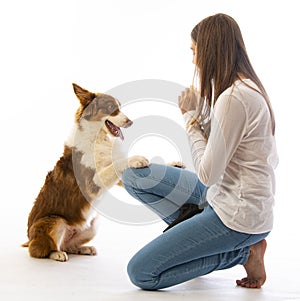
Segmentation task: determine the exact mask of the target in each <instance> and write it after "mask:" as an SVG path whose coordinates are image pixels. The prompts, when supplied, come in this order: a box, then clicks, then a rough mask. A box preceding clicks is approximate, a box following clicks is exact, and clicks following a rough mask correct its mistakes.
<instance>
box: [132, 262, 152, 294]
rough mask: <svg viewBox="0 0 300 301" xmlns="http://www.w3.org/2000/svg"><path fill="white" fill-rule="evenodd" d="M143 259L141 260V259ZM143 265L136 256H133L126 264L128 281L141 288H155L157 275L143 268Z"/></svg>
mask: <svg viewBox="0 0 300 301" xmlns="http://www.w3.org/2000/svg"><path fill="white" fill-rule="evenodd" d="M142 261H143V260H142ZM144 267H145V265H144V264H143V263H142V262H141V261H140V260H139V259H138V258H136V257H133V258H132V259H131V260H130V262H129V263H128V265H127V273H128V276H129V279H130V281H131V282H132V283H133V284H134V285H135V286H137V287H139V288H141V289H143V290H157V288H156V287H157V281H156V279H157V277H155V276H154V275H151V274H152V273H151V272H150V271H146V270H145V269H144Z"/></svg>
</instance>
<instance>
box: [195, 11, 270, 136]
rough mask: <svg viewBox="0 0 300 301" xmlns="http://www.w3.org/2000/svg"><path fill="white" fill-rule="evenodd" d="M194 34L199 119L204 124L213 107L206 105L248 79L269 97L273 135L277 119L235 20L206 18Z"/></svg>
mask: <svg viewBox="0 0 300 301" xmlns="http://www.w3.org/2000/svg"><path fill="white" fill-rule="evenodd" d="M191 37H192V40H193V41H194V42H195V45H196V70H195V75H196V74H197V75H198V78H199V81H200V82H199V86H200V88H199V89H200V100H201V101H200V102H199V103H198V108H197V110H196V111H197V113H196V114H197V116H196V118H197V120H198V122H199V123H200V124H202V123H203V122H204V121H205V120H207V119H208V117H209V115H210V110H211V106H209V105H207V104H213V105H214V104H215V102H216V100H217V98H218V97H219V96H220V94H221V93H222V92H223V91H225V90H226V89H227V88H228V87H230V86H231V85H232V84H233V83H234V82H235V81H236V80H238V79H242V78H248V79H251V80H252V81H253V82H254V83H255V84H256V85H257V87H258V89H259V90H258V92H259V93H260V94H261V95H262V96H263V97H264V99H265V100H266V103H267V105H268V108H269V111H270V115H271V123H272V133H273V134H274V132H275V119H274V114H273V110H272V107H271V103H270V100H269V97H268V95H267V93H266V90H265V89H264V87H263V85H262V83H261V81H260V80H259V78H258V76H257V75H256V73H255V71H254V69H253V67H252V65H251V63H250V60H249V57H248V55H247V51H246V47H245V44H244V41H243V37H242V33H241V30H240V28H239V26H238V24H237V23H236V21H235V20H234V19H233V18H231V17H230V16H227V15H225V14H216V15H213V16H210V17H207V18H205V19H204V20H202V21H201V22H200V23H198V24H197V25H196V26H195V27H194V29H193V30H192V32H191ZM194 79H195V76H194ZM212 83H213V85H212ZM249 87H250V88H252V89H254V88H253V87H251V86H249Z"/></svg>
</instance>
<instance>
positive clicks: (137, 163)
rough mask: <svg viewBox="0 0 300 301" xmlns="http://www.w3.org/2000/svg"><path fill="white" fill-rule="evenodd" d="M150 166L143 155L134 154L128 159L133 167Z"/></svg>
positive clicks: (129, 165) (129, 164)
mask: <svg viewBox="0 0 300 301" xmlns="http://www.w3.org/2000/svg"><path fill="white" fill-rule="evenodd" d="M146 166H149V161H148V159H146V158H145V157H142V156H133V157H131V158H129V159H128V167H131V168H142V167H146Z"/></svg>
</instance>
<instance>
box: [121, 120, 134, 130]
mask: <svg viewBox="0 0 300 301" xmlns="http://www.w3.org/2000/svg"><path fill="white" fill-rule="evenodd" d="M132 124H133V122H132V121H131V120H130V119H127V120H126V121H125V124H124V125H123V127H124V128H128V127H130V126H131V125H132Z"/></svg>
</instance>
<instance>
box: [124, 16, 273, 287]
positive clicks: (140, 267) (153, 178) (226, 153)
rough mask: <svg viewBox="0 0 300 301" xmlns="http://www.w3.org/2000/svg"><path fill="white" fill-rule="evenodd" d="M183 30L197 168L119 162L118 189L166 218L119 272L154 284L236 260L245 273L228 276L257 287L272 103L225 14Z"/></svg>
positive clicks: (266, 222)
mask: <svg viewBox="0 0 300 301" xmlns="http://www.w3.org/2000/svg"><path fill="white" fill-rule="evenodd" d="M191 37H192V50H193V52H194V58H193V62H194V63H195V70H196V71H195V78H196V79H197V81H198V85H197V86H198V87H199V88H198V89H197V88H190V89H186V90H185V91H184V92H183V93H182V95H181V96H180V97H179V107H180V109H181V111H182V113H183V116H184V118H185V120H186V122H187V134H188V136H189V139H190V144H191V151H192V156H193V160H194V166H195V170H196V174H194V173H192V172H189V171H187V170H183V169H179V168H176V167H168V166H162V165H157V164H151V165H150V166H149V167H146V168H142V169H127V170H126V171H125V172H124V174H123V182H124V185H125V188H126V189H127V191H128V192H129V193H130V194H131V195H132V196H134V197H135V198H136V199H138V200H140V201H141V202H143V203H144V204H146V205H147V206H148V207H149V208H151V209H152V210H153V211H155V212H156V213H157V214H158V215H159V216H160V217H161V218H162V219H163V220H164V221H165V222H166V223H167V224H168V225H170V226H169V227H168V228H167V231H165V232H164V233H163V234H162V235H160V236H159V237H157V238H156V239H155V240H153V241H152V242H150V243H149V244H148V245H146V246H145V247H144V248H142V249H141V250H140V251H139V252H138V253H137V254H136V255H135V256H134V257H133V258H132V259H131V261H130V262H129V264H128V274H129V277H130V279H131V281H132V282H133V283H134V284H135V285H137V286H138V287H140V288H142V289H146V290H157V289H161V288H166V287H169V286H172V285H175V284H179V283H182V282H184V281H187V280H190V279H192V278H195V277H198V276H202V275H205V274H208V273H210V272H212V271H215V270H221V269H228V268H230V267H233V266H235V265H237V264H242V265H244V267H245V270H246V273H247V276H246V277H245V278H243V279H241V280H237V281H236V283H237V285H239V286H242V287H247V288H260V287H261V286H262V285H263V284H264V282H265V280H266V272H265V266H264V254H265V250H266V240H265V238H266V237H267V235H268V234H269V233H270V231H271V230H272V226H273V212H272V208H273V201H274V198H273V195H274V185H275V184H274V171H273V170H274V168H275V166H276V164H277V155H276V147H275V140H274V130H275V121H274V115H273V112H272V108H271V104H270V102H269V99H268V96H267V94H266V91H265V89H264V87H263V85H262V84H261V82H260V80H259V78H258V77H257V75H256V73H255V71H254V70H253V68H252V66H251V63H250V61H249V58H248V55H247V52H246V49H245V45H244V42H243V38H242V34H241V32H240V29H239V26H238V24H237V23H236V22H235V21H234V20H233V19H232V18H231V17H229V16H227V15H224V14H217V15H213V16H210V17H208V18H206V19H204V20H202V21H201V22H200V23H199V24H197V25H196V26H195V28H194V29H193V31H192V33H191ZM202 210H203V212H202V213H201V214H199V213H200V212H201V211H202Z"/></svg>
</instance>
